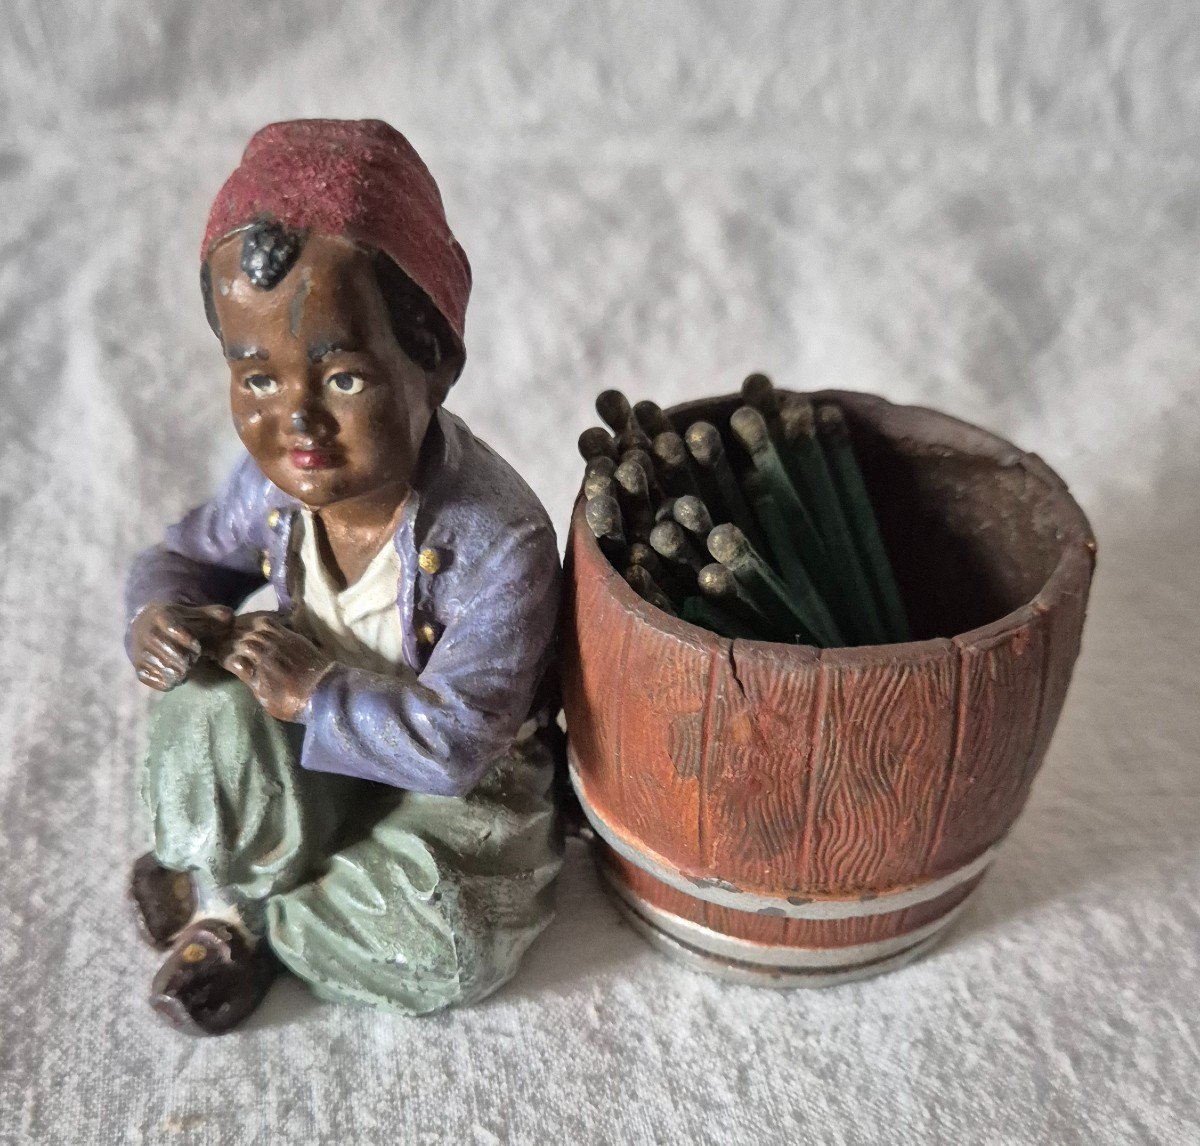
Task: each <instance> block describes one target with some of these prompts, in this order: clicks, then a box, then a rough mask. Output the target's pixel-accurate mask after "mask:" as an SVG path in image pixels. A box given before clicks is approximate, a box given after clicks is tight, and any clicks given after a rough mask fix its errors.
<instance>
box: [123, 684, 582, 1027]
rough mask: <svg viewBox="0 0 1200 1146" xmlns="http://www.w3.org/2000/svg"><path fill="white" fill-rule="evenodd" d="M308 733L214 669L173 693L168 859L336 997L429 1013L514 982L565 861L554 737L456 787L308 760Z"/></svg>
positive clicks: (165, 820)
mask: <svg viewBox="0 0 1200 1146" xmlns="http://www.w3.org/2000/svg"><path fill="white" fill-rule="evenodd" d="M303 735H304V729H303V727H302V726H300V725H294V724H285V723H282V722H280V721H277V720H275V719H274V718H273V717H271V716H269V715H267V713H266V712H264V711H263V709H262V708H261V707H260V706H259V704H258V702H257V701H256V700H255V699H254V696H253V694H252V693H251V692H250V690H249V689H248V688H247V687H246V686H245V685H243V684H242V683H241V682H240V681H239V680H237V679H236V678H235V677H233V676H231V675H229V674H228V673H226V672H224V671H222V670H220V669H218V668H215V667H212V666H199V667H198V668H197V669H196V671H195V672H194V673H193V675H192V677H191V678H190V679H189V680H188V681H187V682H186V683H185V684H183V685H181V686H179V687H178V688H176V689H174V690H173V691H171V692H169V693H167V694H166V695H164V696H163V697H162V698H161V699H160V700H159V702H158V704H157V706H156V708H155V711H154V714H153V717H152V720H151V728H150V742H149V752H148V759H147V767H146V773H145V784H144V789H143V794H144V798H145V802H146V805H147V808H148V811H149V814H150V818H151V822H152V824H153V834H154V844H153V848H154V854H155V856H156V857H157V858H158V860H159V862H160V863H161V864H162V865H163V866H164V867H167V868H170V869H172V870H175V871H186V872H190V873H191V874H192V875H193V877H194V878H195V880H196V883H197V886H198V888H199V891H200V895H201V901H202V903H203V902H204V901H205V900H208V899H217V900H220V901H223V902H226V903H229V904H230V905H231V906H235V907H237V909H238V910H239V912H240V914H241V916H242V918H243V919H244V920H245V922H246V923H247V925H248V926H249V927H250V928H251V929H252V930H255V931H258V932H259V933H260V934H265V935H266V937H267V940H268V941H269V942H270V945H271V947H272V949H273V950H274V952H275V954H276V955H277V956H278V957H279V959H280V960H281V961H282V962H283V963H284V964H285V965H286V966H287V967H288V968H289V969H290V970H292V971H293V972H294V973H295V974H296V975H298V976H299V977H300V978H301V979H303V980H304V981H305V982H307V983H308V984H309V986H310V987H311V988H312V990H313V991H314V992H315V993H316V994H317V995H319V996H320V997H322V998H326V999H332V1000H335V1001H349V1002H356V1003H365V1004H370V1005H374V1006H378V1007H384V1008H387V1009H390V1010H396V1011H401V1012H404V1013H407V1014H425V1013H428V1012H431V1011H437V1010H440V1009H442V1008H443V1007H448V1006H452V1005H454V1004H458V1003H469V1002H473V1001H475V1000H477V999H480V998H482V997H483V996H485V995H487V994H489V993H490V992H491V991H494V990H495V989H496V988H497V987H499V986H500V985H501V984H502V983H504V982H505V981H506V980H508V979H509V978H511V976H512V975H513V973H514V972H515V971H516V968H517V964H518V962H519V961H520V958H521V956H522V954H523V953H524V951H525V949H526V948H527V947H528V946H529V944H530V943H532V942H533V940H534V939H535V938H536V937H537V935H538V934H539V933H540V932H541V931H542V929H543V928H544V927H545V926H546V925H547V924H548V923H549V922H550V919H551V917H552V915H553V891H554V887H553V885H554V879H555V876H556V875H557V874H558V871H559V869H560V867H561V866H562V845H561V839H560V838H559V836H558V834H557V832H558V825H557V820H556V817H555V814H554V807H553V801H552V797H551V795H550V785H551V779H552V773H553V763H552V759H551V756H550V753H549V752H548V750H547V749H546V747H545V746H544V745H543V744H542V742H541V740H540V739H539V737H537V736H534V737H531V738H530V739H528V740H525V741H522V742H519V743H518V744H515V745H514V746H513V747H512V748H511V749H510V750H509V751H508V752H507V753H506V754H505V755H504V756H503V757H502V758H501V759H500V760H498V761H497V763H496V765H495V767H494V768H493V769H492V771H491V772H489V773H488V775H487V776H486V777H485V779H484V780H483V781H482V782H481V783H480V784H479V785H478V786H477V787H476V788H475V789H474V790H473V791H472V792H470V794H468V795H466V796H458V797H449V796H430V795H424V794H421V793H416V792H403V791H400V790H398V789H394V788H388V787H386V786H384V785H381V784H375V783H372V782H369V781H365V780H355V779H350V778H347V777H343V776H330V775H326V774H322V773H316V772H306V771H305V770H304V769H302V768H301V767H300V765H299V755H300V745H301V742H302V739H303Z"/></svg>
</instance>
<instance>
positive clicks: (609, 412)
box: [596, 390, 633, 434]
mask: <svg viewBox="0 0 1200 1146" xmlns="http://www.w3.org/2000/svg"><path fill="white" fill-rule="evenodd" d="M596 413H597V414H599V415H600V420H601V421H602V422H603V423H604V424H605V425H606V426H609V427H610V428H611V429H612V432H613V433H614V434H619V433H620V432H621V431H622V430H624V429H625V427H626V426H628V425H629V422H630V419H631V418H632V417H633V408H632V407H631V406H630V405H629V399H628V398H626V397H625V395H624V394H622V393H621V391H620V390H602V391H600V393H599V394H597V395H596Z"/></svg>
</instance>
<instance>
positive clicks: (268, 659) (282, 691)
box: [220, 613, 333, 720]
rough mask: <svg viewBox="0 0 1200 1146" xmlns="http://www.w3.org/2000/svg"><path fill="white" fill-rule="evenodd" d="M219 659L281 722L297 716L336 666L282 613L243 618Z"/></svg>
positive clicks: (236, 625)
mask: <svg viewBox="0 0 1200 1146" xmlns="http://www.w3.org/2000/svg"><path fill="white" fill-rule="evenodd" d="M220 660H221V665H222V667H223V668H225V669H227V670H228V671H229V672H231V673H233V675H234V676H236V677H237V678H238V680H240V681H241V682H242V683H243V684H245V685H246V686H247V687H248V688H249V689H250V691H251V692H253V693H254V695H255V697H256V698H257V700H258V703H259V704H261V705H262V706H263V708H265V709H266V710H267V712H269V713H270V714H271V715H272V716H273V717H275V719H276V720H295V719H297V717H299V715H300V713H301V712H303V711H304V706H305V705H306V704H307V703H308V699H309V697H310V696H312V693H313V690H314V689H315V688H316V687H317V682H318V681H320V679H321V677H323V676H324V675H325V673H326V671H327V670H328V669H329V667H330V665H332V664H333V661H332V660H331V659H330V658H329V657H328V656H326V655H325V654H324V653H323V652H321V650H320V649H318V648H317V646H316V645H314V644H313V643H312V641H310V640H308V639H307V638H306V637H302V636H301V635H300V634H299V633H295V632H293V631H292V630H291V629H289V628H288V627H287V626H286V625H285V624H284V623H283V621H281V620H280V618H279V615H278V614H277V613H250V614H246V615H244V616H241V617H238V618H237V621H236V623H235V625H234V631H233V633H232V634H231V636H230V638H229V640H228V642H227V644H226V645H225V647H224V648H223V649H222V651H221V654H220Z"/></svg>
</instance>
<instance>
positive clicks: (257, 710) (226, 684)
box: [155, 662, 262, 721]
mask: <svg viewBox="0 0 1200 1146" xmlns="http://www.w3.org/2000/svg"><path fill="white" fill-rule="evenodd" d="M185 712H186V713H187V714H188V716H189V717H190V718H191V719H193V720H194V719H196V718H197V717H198V716H200V715H207V716H209V717H210V718H212V719H216V720H218V721H224V720H228V719H237V720H247V719H251V720H252V719H254V718H256V717H257V716H259V715H261V714H262V707H261V706H260V705H259V703H258V701H257V700H255V698H254V693H252V692H251V691H250V689H249V688H248V687H247V686H246V685H244V684H243V683H242V682H241V681H240V680H238V678H237V677H235V676H234V675H233V674H232V673H228V672H226V671H225V670H224V669H223V668H220V667H219V666H217V665H214V664H209V663H205V662H201V663H200V664H197V665H196V666H195V667H194V668H193V669H192V671H191V673H190V674H189V676H188V678H187V680H186V681H184V682H183V684H181V685H179V686H177V687H176V688H173V689H172V690H171V691H170V692H167V693H164V694H163V695H162V697H161V698H160V699H159V701H158V704H157V705H156V713H155V715H156V718H157V719H158V720H162V719H163V718H164V717H166V718H169V717H170V716H171V715H175V714H179V715H182V714H183V713H185Z"/></svg>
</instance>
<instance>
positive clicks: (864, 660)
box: [563, 392, 1095, 949]
mask: <svg viewBox="0 0 1200 1146" xmlns="http://www.w3.org/2000/svg"><path fill="white" fill-rule="evenodd" d="M812 397H814V398H815V399H816V400H818V401H819V400H823V399H824V400H833V401H837V402H838V403H839V404H840V405H841V406H842V408H843V409H844V411H845V413H846V416H847V422H848V424H849V426H850V430H851V434H852V438H853V440H854V444H855V449H856V452H857V454H858V456H859V459H860V462H861V464H862V468H863V472H864V478H865V480H866V482H867V485H868V489H869V490H870V491H871V493H872V498H873V501H874V502H875V504H876V506H877V511H878V514H879V519H880V528H881V530H882V532H883V535H884V538H885V541H886V543H887V544H888V548H889V552H890V553H891V554H892V555H893V559H894V562H895V565H896V572H897V578H898V580H899V582H900V586H901V590H902V593H903V594H904V597H905V602H906V606H907V607H908V609H909V612H910V617H911V620H912V622H913V627H914V633H915V635H916V636H917V637H919V638H922V639H918V640H914V641H911V642H908V643H905V644H893V645H880V646H868V647H859V648H837V649H824V650H818V649H815V648H811V647H808V646H797V645H783V644H774V643H766V642H756V641H744V640H735V641H730V640H727V639H725V638H722V637H718V636H716V635H715V634H713V633H710V632H707V631H706V630H703V629H700V628H697V627H695V626H693V625H690V624H688V623H686V622H684V621H681V620H679V619H678V618H675V617H671V616H669V615H667V614H665V613H663V612H661V611H660V610H658V609H656V608H654V607H653V606H652V605H650V604H648V603H647V602H646V601H644V600H642V599H641V598H640V597H638V596H637V595H636V594H635V593H634V592H633V591H632V590H631V589H630V588H629V586H628V585H626V584H625V582H624V580H623V579H622V578H621V576H620V575H619V574H618V573H617V571H616V570H615V569H613V568H612V567H611V565H610V564H609V563H608V561H607V560H606V559H605V558H604V556H603V555H602V554H601V552H600V550H599V548H598V547H597V545H596V543H595V541H594V539H593V537H592V535H591V533H590V531H589V530H588V529H587V528H586V526H585V525H584V523H583V521H582V506H581V505H577V506H576V512H575V515H574V519H573V521H572V528H571V533H570V537H569V540H568V553H567V566H568V568H567V607H566V610H565V622H566V623H565V633H564V650H563V654H564V655H563V696H564V707H565V709H566V713H567V721H568V729H569V735H570V739H571V746H572V756H573V759H574V761H575V767H576V768H577V770H578V776H579V779H580V782H581V785H582V786H585V787H586V794H587V799H588V800H589V801H591V803H592V805H593V807H594V810H595V812H596V813H598V814H599V815H600V816H601V817H602V818H603V819H604V820H605V821H606V822H608V823H610V824H613V825H616V826H617V827H618V828H619V829H620V831H621V833H622V836H623V838H625V839H627V840H633V841H637V842H638V844H640V846H641V847H643V848H644V849H645V851H646V853H647V855H653V856H655V857H658V859H659V861H661V862H665V863H667V864H669V865H670V866H671V867H672V869H674V870H677V871H678V872H680V873H683V874H684V875H685V876H686V877H689V878H693V879H695V880H697V881H704V880H710V881H711V880H715V881H719V882H721V883H723V884H725V885H727V886H728V887H730V888H732V889H735V890H741V891H745V892H749V893H752V894H753V895H756V896H767V897H771V896H774V897H778V898H779V900H780V902H781V904H786V903H789V902H803V901H805V900H806V899H809V898H817V899H821V898H828V899H839V898H842V899H850V898H855V897H858V898H861V897H864V896H867V897H870V896H872V895H886V894H888V893H889V892H891V891H893V890H894V889H896V888H902V887H907V886H911V885H917V884H920V883H922V882H925V881H933V880H936V879H938V878H939V877H943V876H946V875H947V873H952V872H954V871H955V870H957V869H961V868H963V867H964V866H965V865H967V864H969V863H970V862H971V861H972V860H975V859H976V858H977V857H979V856H980V855H981V854H982V853H984V852H986V851H987V850H988V849H989V848H991V847H992V846H993V845H994V844H995V843H996V842H997V841H998V840H1000V839H1001V838H1002V837H1003V836H1004V835H1005V833H1006V832H1007V831H1008V829H1009V828H1010V827H1011V825H1012V824H1013V822H1014V821H1015V819H1016V817H1017V816H1018V814H1019V813H1020V811H1021V808H1022V806H1023V805H1024V803H1025V800H1026V799H1027V797H1028V795H1029V791H1030V786H1031V784H1032V782H1033V779H1034V776H1035V775H1036V773H1037V770H1038V768H1039V767H1040V765H1041V763H1042V760H1043V758H1044V757H1045V753H1046V750H1047V748H1048V746H1049V743H1050V737H1051V735H1052V733H1053V730H1054V726H1055V724H1056V722H1057V720H1058V716H1059V713H1060V712H1061V710H1062V705H1063V701H1064V699H1065V695H1066V690H1067V685H1068V683H1069V680H1070V675H1071V669H1072V666H1073V664H1074V661H1075V658H1076V655H1077V654H1078V651H1079V642H1080V633H1081V631H1082V627H1083V620H1084V614H1085V610H1086V603H1087V594H1088V588H1089V585H1090V580H1091V574H1092V569H1093V566H1094V558H1095V541H1094V539H1093V537H1092V534H1091V530H1090V528H1089V526H1088V523H1087V521H1086V518H1085V517H1084V515H1083V513H1082V511H1081V510H1080V509H1079V507H1078V505H1077V504H1076V503H1075V501H1074V500H1073V499H1072V498H1071V496H1070V494H1069V493H1068V492H1067V489H1066V487H1065V485H1064V484H1063V483H1062V481H1061V480H1060V479H1059V478H1058V477H1057V476H1056V475H1055V474H1054V473H1053V472H1052V471H1051V470H1050V469H1049V468H1048V467H1047V466H1046V465H1045V463H1044V462H1042V461H1041V460H1040V459H1039V458H1037V457H1036V456H1034V455H1031V454H1025V453H1022V452H1021V451H1020V450H1018V449H1016V447H1014V446H1012V445H1011V444H1010V443H1008V442H1005V441H1003V440H1002V439H1000V438H997V437H995V436H994V435H992V434H989V433H987V432H986V431H983V430H980V429H978V428H976V427H973V426H969V425H967V424H965V423H962V422H959V421H957V420H956V419H953V418H950V417H948V416H946V415H943V414H939V413H936V412H934V411H930V410H924V409H921V408H917V407H903V406H895V405H892V404H891V403H888V402H886V401H884V400H882V399H879V398H873V397H870V396H868V395H861V394H846V393H841V392H825V393H822V394H816V395H813V396H812ZM736 404H737V398H736V397H729V398H725V399H715V400H712V401H708V402H700V403H691V404H689V405H688V406H685V407H681V408H678V409H676V410H674V411H669V412H668V413H669V414H670V415H671V417H672V419H673V421H674V422H675V424H676V426H678V427H680V428H681V429H682V428H685V427H686V425H687V424H688V423H689V422H690V421H692V420H695V419H696V418H700V417H703V418H707V419H708V420H710V421H711V420H714V419H724V418H727V417H728V414H729V412H730V411H731V410H732V409H734V408H735V407H736ZM997 618H998V619H997ZM602 850H603V851H604V860H603V862H604V863H605V864H606V869H607V871H608V872H609V874H610V876H611V877H612V878H613V879H615V880H617V881H619V883H620V884H621V885H622V886H624V887H625V888H627V889H629V890H630V891H631V892H632V893H633V894H634V895H636V896H639V897H641V899H642V900H644V901H645V902H646V903H647V904H650V905H652V908H653V909H660V910H661V911H663V912H666V913H670V915H671V917H678V919H681V920H685V921H690V923H691V924H696V925H700V927H703V928H709V929H711V930H713V931H716V932H720V933H722V934H724V935H727V936H731V937H734V938H736V939H744V940H747V941H751V942H755V943H766V944H777V945H783V946H789V945H797V946H800V947H837V946H854V945H857V944H862V943H867V942H874V941H882V940H886V939H891V938H894V937H895V936H897V935H903V934H905V933H907V932H909V931H914V932H915V931H917V930H919V929H921V928H923V927H926V926H928V925H930V924H931V923H932V921H934V920H936V919H937V918H939V917H940V916H941V915H944V914H946V913H947V912H949V911H951V910H953V909H955V908H957V907H958V905H960V904H961V903H962V902H963V901H964V899H965V898H966V897H967V896H969V894H970V892H971V890H972V889H973V888H974V887H975V886H976V885H977V883H978V882H979V879H980V878H982V876H981V875H976V876H974V877H973V878H972V879H971V880H969V881H968V882H966V883H964V884H962V885H961V886H957V887H955V888H953V890H951V891H949V892H948V893H946V894H944V895H941V896H938V897H937V898H934V899H931V900H929V901H928V902H924V903H921V904H919V905H918V906H914V907H909V908H906V909H905V910H902V911H896V912H891V913H887V914H876V915H872V916H869V917H866V916H865V917H862V918H857V919H853V918H852V919H840V920H810V919H793V918H771V916H770V915H769V914H767V915H764V914H762V912H761V911H758V912H746V911H739V910H736V909H735V908H732V907H729V906H719V905H717V904H713V903H709V902H705V901H704V900H702V899H699V898H696V897H693V896H689V895H687V894H685V893H683V892H681V891H679V890H678V889H677V888H674V887H670V886H668V885H667V884H665V883H663V882H662V880H661V879H658V878H656V877H655V876H654V875H652V874H650V873H649V872H648V871H646V870H643V867H641V866H639V865H638V864H637V863H631V862H629V860H628V859H622V858H621V857H619V856H617V855H615V854H614V853H613V852H612V851H611V849H606V848H604V849H602ZM679 926H686V924H680V925H679ZM666 946H668V949H669V945H666Z"/></svg>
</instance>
